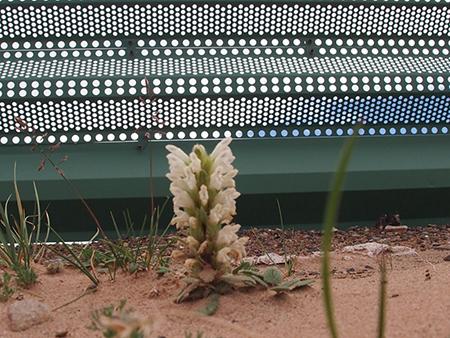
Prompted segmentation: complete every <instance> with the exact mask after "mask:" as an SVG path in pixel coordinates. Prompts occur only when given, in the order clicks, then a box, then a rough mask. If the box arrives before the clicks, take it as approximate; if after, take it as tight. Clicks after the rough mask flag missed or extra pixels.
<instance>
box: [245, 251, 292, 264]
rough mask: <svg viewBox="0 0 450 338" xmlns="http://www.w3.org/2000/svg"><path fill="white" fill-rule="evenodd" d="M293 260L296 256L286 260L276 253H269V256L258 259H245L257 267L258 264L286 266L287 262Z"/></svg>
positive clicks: (288, 257) (265, 255)
mask: <svg viewBox="0 0 450 338" xmlns="http://www.w3.org/2000/svg"><path fill="white" fill-rule="evenodd" d="M293 258H295V256H287V257H286V259H285V257H284V256H281V255H279V254H277V253H275V252H269V253H267V254H264V255H262V256H258V257H246V258H244V261H245V262H249V263H251V264H255V265H257V264H264V265H277V264H284V263H286V260H289V259H293Z"/></svg>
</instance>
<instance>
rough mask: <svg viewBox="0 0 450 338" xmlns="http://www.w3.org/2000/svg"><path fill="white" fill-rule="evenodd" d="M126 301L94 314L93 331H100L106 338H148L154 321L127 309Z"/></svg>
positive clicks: (91, 327) (92, 316) (92, 317)
mask: <svg viewBox="0 0 450 338" xmlns="http://www.w3.org/2000/svg"><path fill="white" fill-rule="evenodd" d="M125 304H126V301H125V300H122V301H120V303H119V305H117V306H114V305H109V306H107V307H104V308H103V309H101V310H96V311H94V312H93V313H92V315H91V319H92V323H91V326H90V327H89V328H90V329H91V330H100V331H102V333H103V337H105V338H119V337H120V338H122V337H123V338H147V337H150V334H151V331H152V321H151V320H150V319H147V318H142V317H140V316H139V315H136V314H134V313H133V311H132V310H130V309H125Z"/></svg>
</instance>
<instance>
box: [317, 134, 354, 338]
mask: <svg viewBox="0 0 450 338" xmlns="http://www.w3.org/2000/svg"><path fill="white" fill-rule="evenodd" d="M356 129H357V128H356ZM355 140H356V133H354V134H353V136H352V137H350V138H349V139H348V140H347V141H346V142H345V144H344V146H343V148H342V150H341V154H340V157H339V164H338V168H337V171H336V173H335V175H334V178H333V181H332V184H331V191H330V193H329V194H328V199H327V205H326V208H325V218H324V225H323V231H324V233H323V238H322V251H323V258H322V283H323V296H324V302H325V312H326V317H327V323H328V328H329V330H330V335H331V337H333V338H338V331H337V327H336V322H335V318H334V307H333V299H332V294H331V277H330V249H331V242H332V239H333V227H334V226H335V224H336V222H337V216H338V211H339V207H340V203H341V197H342V187H343V185H344V180H345V174H346V171H347V166H348V163H349V161H350V157H351V154H352V150H353V146H354V143H355Z"/></svg>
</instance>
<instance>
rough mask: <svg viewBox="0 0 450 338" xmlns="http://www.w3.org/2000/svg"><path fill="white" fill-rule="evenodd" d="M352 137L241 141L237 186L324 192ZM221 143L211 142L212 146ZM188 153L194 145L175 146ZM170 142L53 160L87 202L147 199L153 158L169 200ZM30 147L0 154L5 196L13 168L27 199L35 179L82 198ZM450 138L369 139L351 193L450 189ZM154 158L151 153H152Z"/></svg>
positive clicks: (117, 146) (362, 143) (110, 147)
mask: <svg viewBox="0 0 450 338" xmlns="http://www.w3.org/2000/svg"><path fill="white" fill-rule="evenodd" d="M344 139H345V138H314V139H311V138H290V139H287V138H286V139H259V140H257V141H255V140H244V139H240V140H234V141H233V143H232V149H233V152H234V154H235V156H236V161H235V165H236V168H238V170H239V175H238V177H237V188H238V190H239V191H241V192H242V193H243V194H263V193H296V192H325V191H327V190H328V186H329V181H330V179H331V176H332V174H333V172H334V169H335V167H336V163H337V159H338V155H339V151H340V148H341V146H342V144H343V141H344ZM216 142H217V141H211V140H208V141H204V142H202V143H204V144H205V145H206V146H207V147H208V148H210V149H211V148H212V147H213V145H214V144H215V143H216ZM173 143H174V144H177V145H179V146H180V147H182V148H183V149H184V150H186V151H188V150H190V148H191V147H192V145H193V144H194V142H193V141H177V142H173ZM166 144H167V142H153V143H152V144H148V145H147V146H146V148H144V150H138V149H137V143H133V142H128V143H109V144H108V143H106V144H105V143H103V144H80V145H63V146H62V147H61V148H60V149H59V150H58V151H57V153H54V154H52V158H53V159H54V160H55V161H58V160H59V159H61V158H62V157H64V156H66V155H67V156H68V160H67V161H66V162H64V163H63V164H62V165H61V168H62V169H63V170H64V173H65V174H66V176H67V177H68V178H70V180H71V181H72V182H73V183H74V184H75V186H77V187H78V188H79V190H80V192H81V193H82V195H83V196H84V197H85V198H101V199H104V198H138V197H148V196H150V193H149V186H150V180H149V177H150V169H149V161H150V156H151V158H152V161H153V189H154V194H155V195H156V196H167V195H168V194H169V192H168V180H167V179H166V178H165V176H164V175H165V174H166V173H167V170H168V164H167V160H166V158H165V155H166V151H165V149H164V145H166ZM30 148H31V147H29V146H11V147H9V146H4V147H1V152H0V199H1V200H4V199H5V198H6V197H7V196H8V195H9V194H10V193H11V192H12V177H13V167H14V163H17V177H18V181H19V184H20V185H21V189H23V194H24V198H25V199H32V197H33V195H32V185H31V182H32V181H36V182H37V183H38V186H39V190H40V194H41V198H42V199H46V200H58V199H61V200H65V199H76V198H77V196H76V195H74V193H73V192H72V191H71V190H70V188H69V186H67V184H66V183H65V182H64V181H63V180H62V178H61V177H60V176H59V175H58V174H57V173H56V172H55V170H53V169H52V168H51V167H50V166H49V164H47V166H46V168H45V170H43V171H38V170H37V167H38V165H39V163H40V160H41V157H40V155H39V154H37V153H34V152H32V151H31V149H30ZM449 149H450V137H448V136H414V137H410V136H399V137H362V138H360V139H359V140H358V144H357V146H356V149H355V153H354V157H353V160H352V162H351V165H350V168H349V172H348V180H347V185H346V187H345V189H346V190H347V191H362V190H382V189H417V188H437V187H450V156H449ZM150 154H151V155H150Z"/></svg>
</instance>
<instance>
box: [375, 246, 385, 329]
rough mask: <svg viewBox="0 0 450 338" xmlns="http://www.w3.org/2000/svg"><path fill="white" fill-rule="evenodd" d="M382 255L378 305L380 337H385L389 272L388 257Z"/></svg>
mask: <svg viewBox="0 0 450 338" xmlns="http://www.w3.org/2000/svg"><path fill="white" fill-rule="evenodd" d="M383 255H384V254H382V256H381V262H380V295H379V296H380V298H379V305H378V330H377V331H378V332H377V337H378V338H384V332H385V326H386V325H385V324H386V289H387V287H386V286H387V273H386V257H384V256H383Z"/></svg>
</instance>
